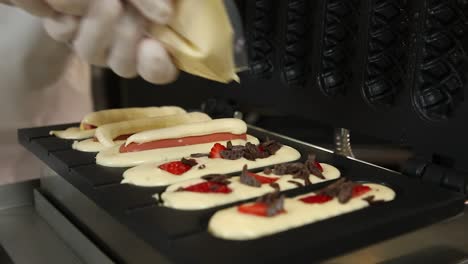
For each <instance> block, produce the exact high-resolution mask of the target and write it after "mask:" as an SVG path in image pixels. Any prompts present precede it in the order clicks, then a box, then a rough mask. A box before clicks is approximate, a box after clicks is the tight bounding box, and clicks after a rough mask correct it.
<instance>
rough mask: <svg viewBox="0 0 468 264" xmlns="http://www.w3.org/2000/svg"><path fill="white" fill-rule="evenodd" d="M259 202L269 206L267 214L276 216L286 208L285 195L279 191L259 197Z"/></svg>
mask: <svg viewBox="0 0 468 264" xmlns="http://www.w3.org/2000/svg"><path fill="white" fill-rule="evenodd" d="M257 202H258V203H264V204H266V205H267V206H268V208H267V216H274V215H276V214H277V213H279V212H282V211H283V210H284V195H280V193H279V192H278V191H274V192H271V193H267V194H265V195H263V196H261V197H259V198H258V199H257Z"/></svg>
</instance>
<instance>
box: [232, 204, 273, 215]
mask: <svg viewBox="0 0 468 264" xmlns="http://www.w3.org/2000/svg"><path fill="white" fill-rule="evenodd" d="M267 209H268V206H267V205H266V204H265V203H254V204H243V205H239V206H238V207H237V211H239V212H241V213H244V214H253V215H258V216H267Z"/></svg>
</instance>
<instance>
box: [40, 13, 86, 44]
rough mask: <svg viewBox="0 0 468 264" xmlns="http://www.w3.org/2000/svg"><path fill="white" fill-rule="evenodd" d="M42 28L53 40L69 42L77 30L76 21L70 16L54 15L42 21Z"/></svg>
mask: <svg viewBox="0 0 468 264" xmlns="http://www.w3.org/2000/svg"><path fill="white" fill-rule="evenodd" d="M43 22H44V28H45V30H46V31H47V33H48V34H49V35H50V36H51V37H52V38H53V39H55V40H57V41H60V42H70V41H72V40H73V38H74V36H75V34H76V32H77V30H78V25H79V23H78V19H77V18H76V17H74V16H70V15H55V16H53V17H46V18H44V19H43Z"/></svg>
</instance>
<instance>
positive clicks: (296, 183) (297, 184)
mask: <svg viewBox="0 0 468 264" xmlns="http://www.w3.org/2000/svg"><path fill="white" fill-rule="evenodd" d="M288 182H290V183H292V184H295V185H296V186H297V187H303V186H304V184H302V183H300V182H297V181H292V180H290V181H288Z"/></svg>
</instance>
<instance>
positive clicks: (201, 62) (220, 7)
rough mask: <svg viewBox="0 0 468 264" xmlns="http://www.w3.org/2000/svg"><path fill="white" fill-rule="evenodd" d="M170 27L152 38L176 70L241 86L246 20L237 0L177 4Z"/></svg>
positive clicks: (159, 29) (156, 27) (159, 28)
mask: <svg viewBox="0 0 468 264" xmlns="http://www.w3.org/2000/svg"><path fill="white" fill-rule="evenodd" d="M174 11H175V12H174V16H173V18H172V20H171V22H170V23H168V24H167V25H152V26H151V28H150V29H149V35H150V36H152V37H154V38H156V39H158V40H159V41H161V42H162V43H163V45H164V46H165V47H166V49H167V50H168V51H169V53H170V54H171V56H172V59H173V61H174V63H175V64H176V66H177V67H178V68H179V69H180V70H182V71H185V72H187V73H190V74H193V75H197V76H200V77H203V78H206V79H210V80H213V81H218V82H222V83H228V82H231V81H233V80H234V81H237V82H239V77H238V76H237V73H236V72H239V71H242V70H245V69H246V68H247V65H248V63H247V54H246V50H247V49H246V47H245V46H246V43H245V38H244V33H243V28H242V20H241V18H240V15H239V12H238V9H237V7H236V4H235V3H234V0H176V1H174Z"/></svg>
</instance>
